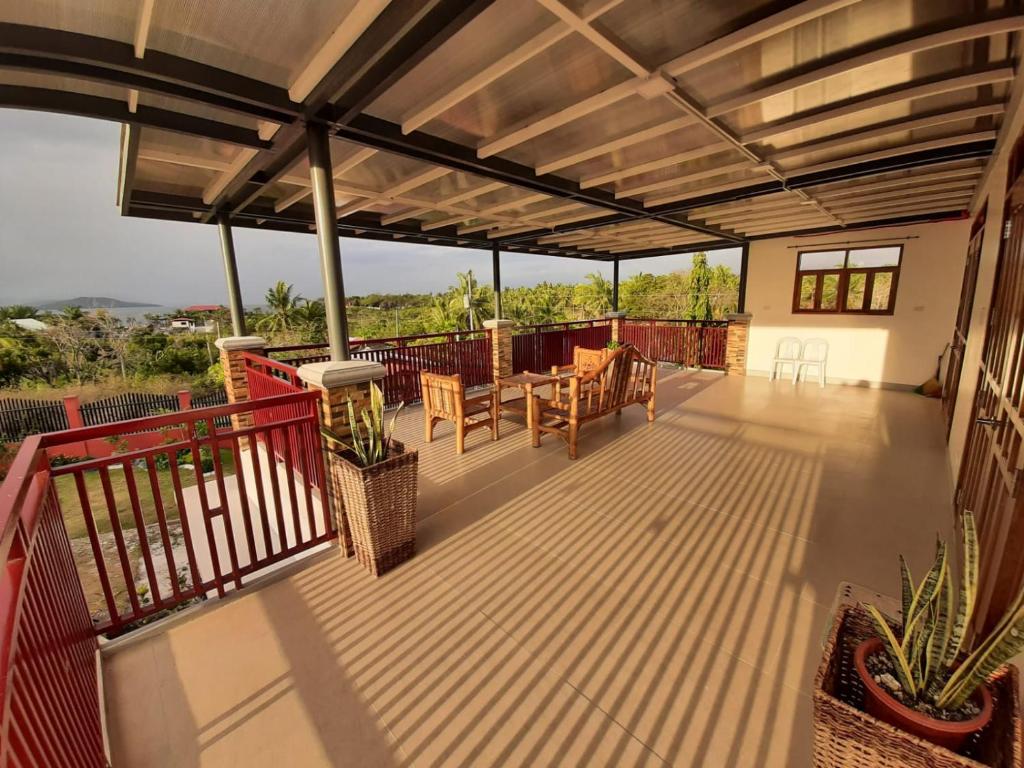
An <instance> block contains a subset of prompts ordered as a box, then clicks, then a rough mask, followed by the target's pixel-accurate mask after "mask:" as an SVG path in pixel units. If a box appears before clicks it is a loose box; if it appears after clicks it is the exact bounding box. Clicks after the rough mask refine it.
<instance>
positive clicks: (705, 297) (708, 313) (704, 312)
mask: <svg viewBox="0 0 1024 768" xmlns="http://www.w3.org/2000/svg"><path fill="white" fill-rule="evenodd" d="M710 290H711V268H710V267H709V266H708V255H707V254H706V253H704V252H703V251H700V252H698V253H695V254H693V269H691V270H690V311H689V315H690V319H691V320H711V319H712V317H713V316H714V314H713V310H712V307H711V296H710Z"/></svg>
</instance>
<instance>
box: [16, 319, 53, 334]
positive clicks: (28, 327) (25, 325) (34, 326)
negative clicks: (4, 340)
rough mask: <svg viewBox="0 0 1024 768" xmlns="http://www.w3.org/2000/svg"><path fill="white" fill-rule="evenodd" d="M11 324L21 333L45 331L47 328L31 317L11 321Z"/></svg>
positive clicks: (44, 324)
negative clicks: (21, 331)
mask: <svg viewBox="0 0 1024 768" xmlns="http://www.w3.org/2000/svg"><path fill="white" fill-rule="evenodd" d="M11 322H12V323H14V324H15V325H16V326H18V327H19V328H21V329H22V330H23V331H45V330H46V328H47V325H46V323H44V322H42V321H40V320H36V319H35V318H32V317H22V318H18V319H15V320H11Z"/></svg>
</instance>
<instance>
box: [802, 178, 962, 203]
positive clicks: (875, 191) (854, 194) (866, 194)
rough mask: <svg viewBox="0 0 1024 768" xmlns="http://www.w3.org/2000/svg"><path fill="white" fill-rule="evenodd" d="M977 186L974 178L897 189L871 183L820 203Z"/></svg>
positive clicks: (859, 200)
mask: <svg viewBox="0 0 1024 768" xmlns="http://www.w3.org/2000/svg"><path fill="white" fill-rule="evenodd" d="M975 186H977V181H976V180H975V179H963V180H960V181H955V180H954V181H949V182H946V183H941V182H940V183H938V184H913V183H911V184H904V185H902V186H900V187H899V189H887V188H876V187H874V186H872V185H868V186H867V187H858V188H857V189H855V190H850V191H849V192H847V193H846V194H844V195H833V196H832V197H829V198H825V197H822V203H824V204H825V205H845V204H847V203H850V202H861V201H865V200H888V199H905V198H906V195H907V193H908V192H913V193H914V194H918V193H928V192H944V191H952V190H962V189H974V187H975Z"/></svg>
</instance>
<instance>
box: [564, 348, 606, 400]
mask: <svg viewBox="0 0 1024 768" xmlns="http://www.w3.org/2000/svg"><path fill="white" fill-rule="evenodd" d="M611 353H612V351H611V350H610V349H587V348H586V347H573V348H572V363H571V364H570V365H553V366H551V375H552V376H557V377H558V381H557V382H555V384H554V386H553V387H552V389H553V393H554V399H555V400H556V401H559V402H561V401H562V400H563V396H564V395H565V394H566V393H565V391H563V387H562V381H563V379H568V378H569V377H571V376H573V375H576V376H582V375H583V374H584V373H588V372H590V371H592V370H594V369H595V368H598V367H600V365H601V363H603V362H604V361H605V360H607V359H608V356H609V355H610V354H611ZM592 390H593V384H591V385H590V386H587V387H586V388H585V391H586V392H587V394H588V395H589V394H590V393H591V392H592Z"/></svg>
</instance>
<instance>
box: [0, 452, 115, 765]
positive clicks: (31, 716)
mask: <svg viewBox="0 0 1024 768" xmlns="http://www.w3.org/2000/svg"><path fill="white" fill-rule="evenodd" d="M0 563H2V564H3V570H2V572H0V766H10V765H17V766H23V765H24V766H27V765H39V766H43V765H47V766H49V765H53V766H57V765H80V766H97V767H99V766H105V765H106V764H107V760H106V756H105V754H104V750H103V732H102V727H101V724H100V722H101V717H100V700H99V682H98V676H97V668H96V658H95V655H96V650H97V641H96V637H95V635H94V633H93V625H92V621H91V619H90V618H89V611H88V609H87V608H86V602H85V596H84V594H83V592H82V587H81V585H80V583H79V581H78V574H77V573H76V571H75V561H74V558H73V556H72V553H71V546H70V544H69V542H68V537H67V533H66V532H65V530H64V525H63V520H62V517H61V509H60V505H59V503H58V501H57V496H56V494H55V492H54V489H53V486H52V484H51V483H50V476H49V463H48V461H47V458H46V451H45V448H44V447H43V445H42V441H41V439H40V437H39V436H38V435H35V436H32V437H29V438H28V439H26V440H25V442H24V443H23V444H22V448H21V450H20V451H19V453H18V455H17V457H16V458H15V460H14V463H13V464H12V466H11V468H10V472H9V474H8V476H7V479H6V480H5V481H4V483H3V485H2V486H0Z"/></svg>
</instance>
